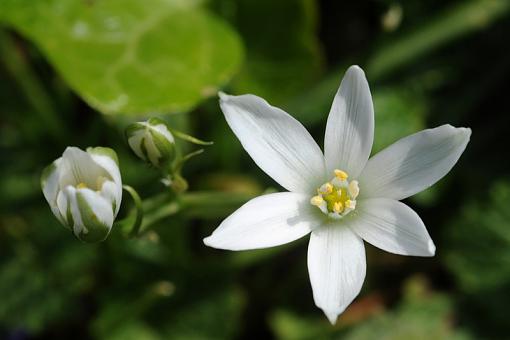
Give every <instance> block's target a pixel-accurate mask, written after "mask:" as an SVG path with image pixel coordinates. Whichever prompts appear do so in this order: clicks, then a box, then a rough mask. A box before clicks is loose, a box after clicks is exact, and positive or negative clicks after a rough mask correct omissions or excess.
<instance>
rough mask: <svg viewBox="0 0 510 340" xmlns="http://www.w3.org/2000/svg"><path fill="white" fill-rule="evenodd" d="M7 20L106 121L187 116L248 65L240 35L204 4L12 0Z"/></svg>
mask: <svg viewBox="0 0 510 340" xmlns="http://www.w3.org/2000/svg"><path fill="white" fill-rule="evenodd" d="M155 8H157V10H156V11H155V10H154V9H155ZM0 13H1V14H0V19H3V20H4V21H6V22H7V23H8V24H9V25H12V26H13V27H14V28H15V29H18V30H19V31H20V32H21V33H22V34H24V35H26V36H27V37H28V38H30V39H32V40H33V41H34V42H35V43H36V44H37V45H38V46H39V47H40V48H41V50H42V51H43V52H44V54H45V55H46V57H47V58H48V59H49V61H50V62H51V63H52V65H53V66H54V67H55V68H57V70H58V71H59V72H60V74H61V75H62V77H63V78H64V79H65V80H66V81H67V82H68V83H69V85H70V86H71V87H72V88H73V89H74V90H75V91H77V92H78V94H79V95H80V96H81V97H83V99H84V100H86V101H87V102H88V103H89V104H90V105H91V106H93V107H95V108H97V109H98V110H100V111H103V112H105V113H133V114H138V115H140V114H148V113H152V112H154V111H156V112H182V111H187V110H189V109H190V108H192V107H193V106H195V105H196V103H197V102H198V101H199V100H201V99H202V98H204V97H207V96H211V95H215V94H216V92H217V90H218V86H219V85H220V84H223V83H225V82H226V81H227V80H228V79H229V78H230V76H231V75H232V74H233V72H234V70H236V69H237V67H238V65H239V64H240V61H241V57H242V48H241V43H240V41H239V38H238V37H237V35H236V34H235V32H234V31H232V30H231V29H230V28H229V27H228V26H227V25H226V24H225V23H224V22H222V21H220V20H219V19H217V18H216V17H215V16H214V15H213V14H211V13H209V12H207V11H206V10H204V9H202V8H200V6H199V3H198V2H197V1H167V0H149V1H136V0H109V1H90V2H89V1H82V0H65V1H61V0H45V1H37V2H35V3H34V2H32V1H30V0H6V1H2V3H1V4H0ZM177 79H178V81H176V80H177Z"/></svg>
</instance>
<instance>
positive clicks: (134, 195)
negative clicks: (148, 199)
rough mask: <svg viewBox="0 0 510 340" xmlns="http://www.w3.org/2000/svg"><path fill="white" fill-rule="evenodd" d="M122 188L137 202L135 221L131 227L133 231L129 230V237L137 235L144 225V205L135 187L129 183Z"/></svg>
mask: <svg viewBox="0 0 510 340" xmlns="http://www.w3.org/2000/svg"><path fill="white" fill-rule="evenodd" d="M122 188H123V189H124V190H126V191H127V192H128V193H129V194H130V195H131V198H132V199H133V202H134V203H135V211H136V216H135V222H134V223H133V226H132V227H131V231H130V232H129V237H136V236H138V234H139V232H140V226H141V225H142V220H143V206H142V199H141V198H140V196H139V195H138V193H137V192H136V190H135V189H133V188H132V187H130V186H129V185H123V186H122Z"/></svg>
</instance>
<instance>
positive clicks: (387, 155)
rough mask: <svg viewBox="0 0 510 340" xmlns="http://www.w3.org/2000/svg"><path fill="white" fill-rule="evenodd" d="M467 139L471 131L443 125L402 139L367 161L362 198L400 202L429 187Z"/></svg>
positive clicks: (362, 178) (360, 182)
mask: <svg viewBox="0 0 510 340" xmlns="http://www.w3.org/2000/svg"><path fill="white" fill-rule="evenodd" d="M470 136H471V129H467V128H455V127H453V126H451V125H442V126H440V127H437V128H435V129H428V130H423V131H421V132H418V133H415V134H413V135H410V136H408V137H405V138H402V139H401V140H399V141H397V142H396V143H394V144H392V145H390V146H389V147H387V148H386V149H384V150H382V151H381V152H379V153H378V154H377V155H375V156H374V157H372V158H371V159H370V160H369V161H368V163H367V166H366V167H365V169H364V170H363V172H362V174H361V176H360V179H359V185H360V195H361V197H363V198H368V197H370V198H373V197H386V198H393V199H395V200H401V199H404V198H406V197H409V196H412V195H414V194H416V193H418V192H420V191H422V190H424V189H426V188H428V187H430V186H431V185H433V184H434V183H436V182H437V181H438V180H440V179H441V178H442V177H443V176H444V175H446V174H447V173H448V172H449V171H450V170H451V168H452V167H453V166H454V165H455V163H456V162H457V160H458V159H459V157H460V155H461V154H462V152H463V151H464V149H465V148H466V145H467V143H468V141H469V138H470Z"/></svg>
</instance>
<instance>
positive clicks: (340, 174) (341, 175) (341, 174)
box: [334, 169, 349, 181]
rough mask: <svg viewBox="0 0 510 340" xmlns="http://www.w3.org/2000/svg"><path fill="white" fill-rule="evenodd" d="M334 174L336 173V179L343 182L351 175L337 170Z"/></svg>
mask: <svg viewBox="0 0 510 340" xmlns="http://www.w3.org/2000/svg"><path fill="white" fill-rule="evenodd" d="M334 172H335V176H336V178H338V179H339V180H341V181H345V180H346V179H347V177H349V175H348V174H347V172H345V171H342V170H338V169H335V171H334Z"/></svg>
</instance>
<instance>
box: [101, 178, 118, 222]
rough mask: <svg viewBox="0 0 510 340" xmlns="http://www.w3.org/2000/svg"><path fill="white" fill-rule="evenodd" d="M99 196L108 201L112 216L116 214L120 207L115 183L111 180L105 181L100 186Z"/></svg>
mask: <svg viewBox="0 0 510 340" xmlns="http://www.w3.org/2000/svg"><path fill="white" fill-rule="evenodd" d="M101 196H103V197H104V198H106V199H107V200H108V201H109V202H110V204H111V206H112V211H113V214H114V217H115V216H117V213H118V212H119V208H120V202H119V201H118V200H119V197H118V188H117V185H116V184H115V183H114V182H112V181H105V182H104V183H103V187H102V188H101Z"/></svg>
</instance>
